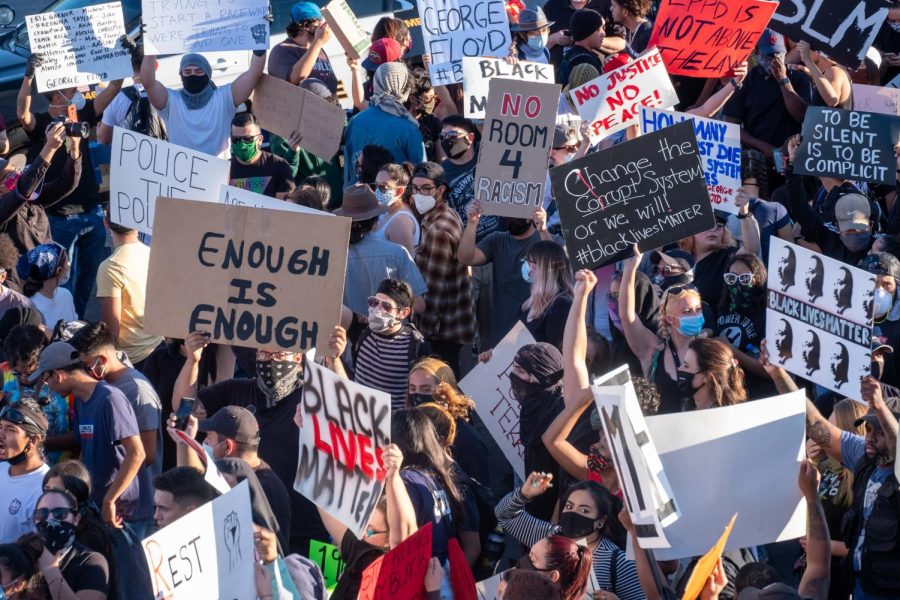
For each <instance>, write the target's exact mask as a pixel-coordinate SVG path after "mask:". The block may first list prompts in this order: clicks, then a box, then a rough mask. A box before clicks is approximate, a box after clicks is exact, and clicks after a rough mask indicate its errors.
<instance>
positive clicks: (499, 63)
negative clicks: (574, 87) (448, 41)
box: [462, 56, 556, 119]
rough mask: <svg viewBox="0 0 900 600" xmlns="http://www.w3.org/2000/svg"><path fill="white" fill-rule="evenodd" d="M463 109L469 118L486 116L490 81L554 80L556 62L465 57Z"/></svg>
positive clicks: (548, 81)
mask: <svg viewBox="0 0 900 600" xmlns="http://www.w3.org/2000/svg"><path fill="white" fill-rule="evenodd" d="M462 77H463V79H462V81H463V93H464V94H465V97H464V99H463V112H464V114H465V116H466V117H468V118H470V119H483V118H484V111H485V109H486V108H487V101H488V84H489V82H490V81H491V80H493V79H518V80H519V81H536V82H539V83H554V82H555V81H556V78H555V75H554V72H553V65H545V64H541V63H536V62H528V61H525V60H520V61H519V62H517V63H516V64H514V65H511V64H509V63H508V62H506V61H505V60H501V59H497V58H477V57H469V56H467V57H465V58H463V59H462Z"/></svg>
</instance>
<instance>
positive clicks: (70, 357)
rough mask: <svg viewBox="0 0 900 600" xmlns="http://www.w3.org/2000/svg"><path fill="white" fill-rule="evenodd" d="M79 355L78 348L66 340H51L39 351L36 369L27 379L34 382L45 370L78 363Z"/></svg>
mask: <svg viewBox="0 0 900 600" xmlns="http://www.w3.org/2000/svg"><path fill="white" fill-rule="evenodd" d="M80 364H81V357H80V356H79V354H78V350H76V349H75V347H74V346H72V344H70V343H68V342H53V343H52V344H49V345H47V347H46V348H44V349H43V350H42V351H41V358H40V359H39V360H38V366H37V369H35V371H34V373H32V374H31V375H29V376H28V381H29V382H31V383H34V382H35V381H37V380H38V379H39V378H40V376H41V375H43V374H44V373H46V372H47V371H53V370H55V369H64V368H66V367H71V366H72V365H80Z"/></svg>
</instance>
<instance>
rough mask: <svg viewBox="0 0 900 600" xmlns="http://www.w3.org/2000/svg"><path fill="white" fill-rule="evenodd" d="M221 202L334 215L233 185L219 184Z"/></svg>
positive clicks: (232, 204)
mask: <svg viewBox="0 0 900 600" xmlns="http://www.w3.org/2000/svg"><path fill="white" fill-rule="evenodd" d="M219 204H229V205H231V206H255V207H257V208H270V209H272V210H287V211H290V212H302V213H308V214H313V215H327V216H329V217H333V216H334V215H332V214H331V213H329V212H325V211H323V210H316V209H314V208H309V207H306V206H300V205H299V204H294V203H293V202H290V201H288V200H279V199H278V198H270V197H269V196H263V195H262V194H257V193H256V192H251V191H250V190H245V189H243V188H237V187H234V186H233V185H225V184H224V183H223V184H222V185H221V186H219Z"/></svg>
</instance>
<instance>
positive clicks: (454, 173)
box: [422, 146, 500, 242]
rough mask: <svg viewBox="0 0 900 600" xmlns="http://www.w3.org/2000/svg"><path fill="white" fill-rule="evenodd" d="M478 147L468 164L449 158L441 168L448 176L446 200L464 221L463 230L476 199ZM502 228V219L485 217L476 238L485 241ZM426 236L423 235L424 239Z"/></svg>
mask: <svg viewBox="0 0 900 600" xmlns="http://www.w3.org/2000/svg"><path fill="white" fill-rule="evenodd" d="M478 150H479V148H478V146H476V147H475V156H474V157H473V158H472V160H470V161H469V162H467V163H463V164H461V165H457V164H455V163H454V162H453V161H451V160H450V159H449V158H447V159H444V162H442V163H441V166H442V167H444V173H445V174H446V176H447V192H446V195H445V196H444V198H445V199H446V200H447V204H449V205H450V208H452V209H453V210H455V211H456V214H457V215H459V219H460V221H462V224H463V228H465V226H466V224H467V223H468V222H469V217H468V214H467V213H466V209H467V208H468V207H469V202H471V201H472V199H473V198H474V197H475V165H477V164H478ZM499 228H500V217H498V216H495V215H484V216H482V217H481V219H479V220H478V231H477V234H476V237H475V241H476V242H480V241H481V240H483V239H484V238H485V237H487V235H488V234H489V233H491V232H492V231H496V230H498V229H499ZM424 238H425V234H424V233H423V234H422V239H424Z"/></svg>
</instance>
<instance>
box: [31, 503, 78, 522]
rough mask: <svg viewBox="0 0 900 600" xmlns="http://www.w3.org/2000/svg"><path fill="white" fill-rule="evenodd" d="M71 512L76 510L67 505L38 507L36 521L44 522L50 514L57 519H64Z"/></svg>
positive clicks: (73, 512) (35, 515)
mask: <svg viewBox="0 0 900 600" xmlns="http://www.w3.org/2000/svg"><path fill="white" fill-rule="evenodd" d="M69 513H72V514H75V511H74V510H72V509H71V508H69V507H67V506H58V507H56V508H38V509H35V511H34V522H35V523H43V522H44V521H46V520H47V519H48V518H49V517H50V515H53V518H54V519H56V520H57V521H62V520H63V519H65V518H66V517H68V516H69Z"/></svg>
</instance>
